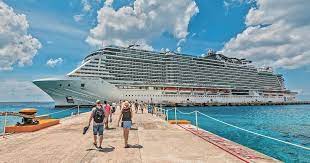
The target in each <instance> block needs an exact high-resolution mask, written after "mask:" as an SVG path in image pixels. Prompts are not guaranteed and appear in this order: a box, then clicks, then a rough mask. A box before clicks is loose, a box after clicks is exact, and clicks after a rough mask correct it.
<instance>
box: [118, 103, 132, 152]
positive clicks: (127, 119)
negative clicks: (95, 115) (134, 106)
mask: <svg viewBox="0 0 310 163" xmlns="http://www.w3.org/2000/svg"><path fill="white" fill-rule="evenodd" d="M120 120H122V124H121V127H123V136H124V142H125V148H129V145H128V137H129V130H130V128H131V125H132V110H131V107H130V104H129V102H128V101H126V102H125V103H124V106H123V108H122V111H121V114H120V116H119V119H118V121H117V122H118V123H117V126H119V122H120Z"/></svg>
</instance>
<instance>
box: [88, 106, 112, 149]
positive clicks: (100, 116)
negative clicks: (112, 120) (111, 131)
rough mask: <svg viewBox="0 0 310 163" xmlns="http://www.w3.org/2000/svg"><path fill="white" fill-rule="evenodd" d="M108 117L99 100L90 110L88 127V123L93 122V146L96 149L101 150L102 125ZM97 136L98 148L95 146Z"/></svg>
mask: <svg viewBox="0 0 310 163" xmlns="http://www.w3.org/2000/svg"><path fill="white" fill-rule="evenodd" d="M107 117H108V115H107V113H106V112H105V110H104V108H103V106H102V104H101V102H100V100H97V101H96V106H95V107H94V108H93V109H92V113H91V116H90V117H89V122H88V127H89V126H90V123H91V121H92V120H94V121H93V133H94V143H93V144H94V146H95V147H96V148H99V149H101V148H102V147H101V145H102V140H103V125H104V122H105V121H106V118H107ZM97 134H98V135H99V147H98V146H97Z"/></svg>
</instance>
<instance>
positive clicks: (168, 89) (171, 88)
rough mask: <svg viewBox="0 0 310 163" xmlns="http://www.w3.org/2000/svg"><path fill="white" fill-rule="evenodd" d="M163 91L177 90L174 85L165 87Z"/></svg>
mask: <svg viewBox="0 0 310 163" xmlns="http://www.w3.org/2000/svg"><path fill="white" fill-rule="evenodd" d="M164 90H165V91H177V90H178V89H177V88H176V87H165V88H164Z"/></svg>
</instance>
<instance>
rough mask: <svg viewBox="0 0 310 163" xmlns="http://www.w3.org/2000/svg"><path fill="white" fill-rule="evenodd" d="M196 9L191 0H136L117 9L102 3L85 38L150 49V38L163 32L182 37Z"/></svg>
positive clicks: (100, 43)
mask: <svg viewBox="0 0 310 163" xmlns="http://www.w3.org/2000/svg"><path fill="white" fill-rule="evenodd" d="M106 3H107V2H106ZM198 12H199V10H198V7H197V5H196V3H195V2H194V1H193V0H178V1H167V0H149V1H144V0H136V1H135V2H134V4H133V6H123V7H121V8H120V9H118V10H114V9H113V8H111V7H109V6H106V5H105V6H104V7H102V8H101V9H100V10H99V11H98V16H97V22H98V24H97V26H95V27H94V28H93V29H91V30H90V33H89V36H88V38H87V39H86V41H87V42H88V43H89V44H90V45H92V46H97V47H101V46H106V45H111V44H112V45H120V46H128V45H129V44H133V43H136V44H140V45H141V46H140V48H144V49H152V47H151V46H150V43H151V41H152V39H154V38H158V37H160V36H161V35H162V34H163V33H164V32H168V33H171V34H172V35H173V36H174V37H175V38H177V39H179V40H181V39H185V38H186V36H187V35H188V31H187V30H188V25H189V21H190V19H191V18H192V17H193V16H194V15H195V14H197V13H198Z"/></svg>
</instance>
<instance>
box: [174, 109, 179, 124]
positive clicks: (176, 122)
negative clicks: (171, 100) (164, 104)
mask: <svg viewBox="0 0 310 163" xmlns="http://www.w3.org/2000/svg"><path fill="white" fill-rule="evenodd" d="M174 120H175V124H178V119H177V107H175V108H174Z"/></svg>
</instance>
